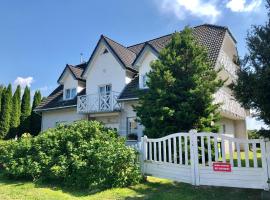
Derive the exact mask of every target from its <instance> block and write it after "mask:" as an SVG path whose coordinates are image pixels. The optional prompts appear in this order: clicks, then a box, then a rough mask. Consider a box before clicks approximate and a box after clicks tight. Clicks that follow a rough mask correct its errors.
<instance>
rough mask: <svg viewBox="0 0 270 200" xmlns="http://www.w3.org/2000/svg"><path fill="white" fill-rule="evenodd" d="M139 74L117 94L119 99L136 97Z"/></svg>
mask: <svg viewBox="0 0 270 200" xmlns="http://www.w3.org/2000/svg"><path fill="white" fill-rule="evenodd" d="M138 89H139V76H136V77H135V78H134V79H133V80H132V81H131V82H129V83H128V84H127V85H126V87H125V88H124V90H123V91H122V93H121V94H120V96H119V98H118V99H119V100H124V99H132V98H138Z"/></svg>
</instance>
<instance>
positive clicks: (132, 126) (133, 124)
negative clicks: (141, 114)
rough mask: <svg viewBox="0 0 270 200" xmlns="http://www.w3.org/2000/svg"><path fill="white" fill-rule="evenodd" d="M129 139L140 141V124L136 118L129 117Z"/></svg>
mask: <svg viewBox="0 0 270 200" xmlns="http://www.w3.org/2000/svg"><path fill="white" fill-rule="evenodd" d="M127 139H128V140H138V123H137V120H136V117H127Z"/></svg>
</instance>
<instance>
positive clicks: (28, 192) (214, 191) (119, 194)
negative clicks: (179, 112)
mask: <svg viewBox="0 0 270 200" xmlns="http://www.w3.org/2000/svg"><path fill="white" fill-rule="evenodd" d="M260 194H261V191H260V190H248V189H235V188H222V187H194V186H191V185H189V184H184V183H174V182H172V181H169V180H165V179H158V178H154V177H148V181H147V182H145V183H143V184H138V185H136V186H133V187H127V188H115V189H109V190H105V191H92V192H90V191H72V190H71V189H63V188H59V187H54V186H48V185H35V184H33V183H31V182H25V181H11V180H8V179H6V178H4V177H3V176H2V175H1V174H0V199H1V200H14V199H16V200H19V199H20V200H70V199H74V200H95V199H96V200H99V199H105V200H106V199H110V200H113V199H115V200H116V199H117V200H121V199H123V200H124V199H155V200H161V199H169V200H170V199H179V200H193V199H194V200H195V199H200V200H206V199H207V200H208V199H209V200H215V199H217V200H227V199H230V200H234V199H235V200H241V199H244V200H249V199H252V200H256V199H260Z"/></svg>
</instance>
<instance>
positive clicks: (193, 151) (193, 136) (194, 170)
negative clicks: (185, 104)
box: [189, 129, 199, 185]
mask: <svg viewBox="0 0 270 200" xmlns="http://www.w3.org/2000/svg"><path fill="white" fill-rule="evenodd" d="M189 134H190V165H191V179H192V181H191V182H192V185H199V173H198V143H197V130H194V129H193V130H190V131H189Z"/></svg>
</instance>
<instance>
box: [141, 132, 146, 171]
mask: <svg viewBox="0 0 270 200" xmlns="http://www.w3.org/2000/svg"><path fill="white" fill-rule="evenodd" d="M145 160H147V136H146V135H145V136H143V137H142V138H141V168H142V173H145V171H146V170H145V163H144V161H145Z"/></svg>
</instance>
